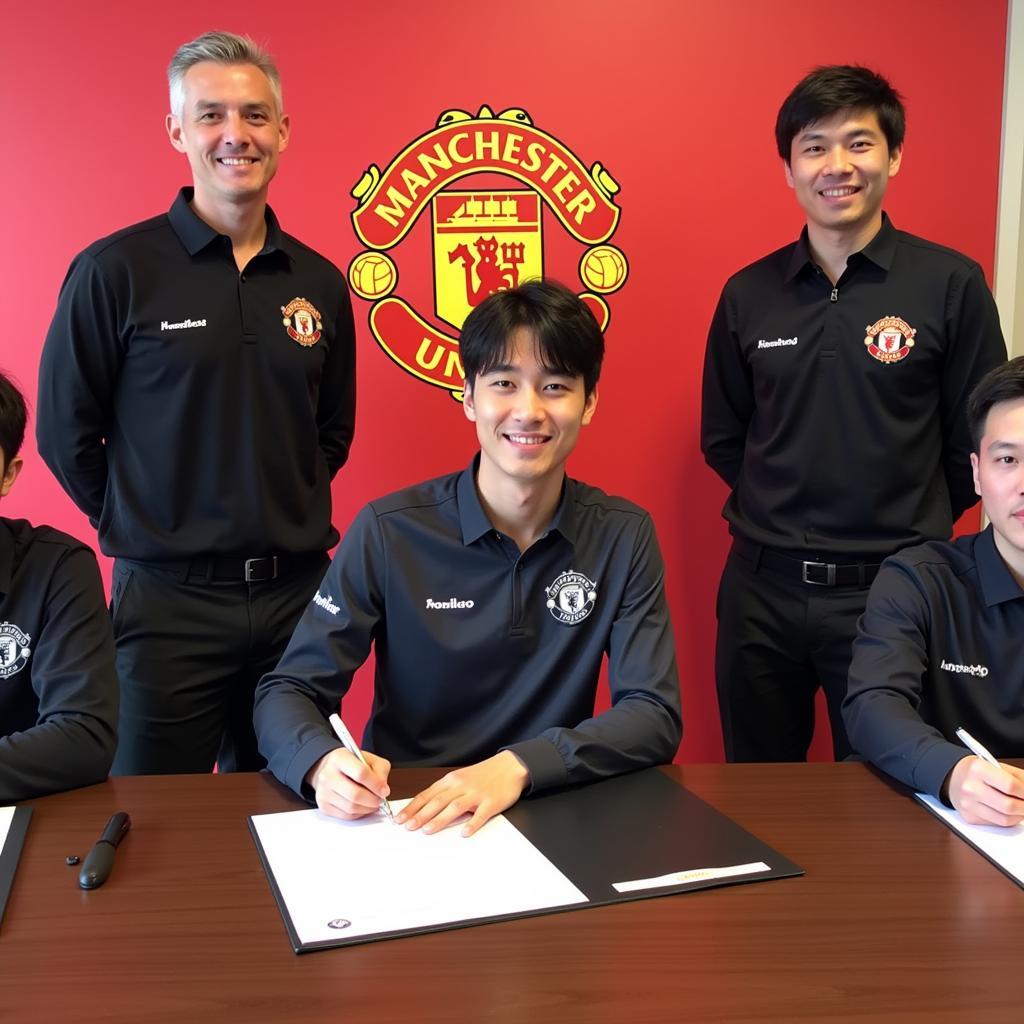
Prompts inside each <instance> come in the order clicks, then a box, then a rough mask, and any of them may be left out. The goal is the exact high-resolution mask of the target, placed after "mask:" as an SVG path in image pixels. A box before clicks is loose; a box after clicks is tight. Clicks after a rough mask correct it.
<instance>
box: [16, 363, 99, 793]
mask: <svg viewBox="0 0 1024 1024" xmlns="http://www.w3.org/2000/svg"><path fill="white" fill-rule="evenodd" d="M26 420H27V415H26V411H25V400H24V398H23V397H22V395H21V393H20V392H19V391H18V389H17V388H16V387H15V386H14V384H13V383H12V382H11V381H10V380H9V379H8V378H7V377H6V376H4V374H2V373H0V498H7V495H8V494H9V493H10V491H11V488H12V487H13V486H14V482H15V480H16V479H17V477H18V473H19V472H20V471H21V467H22V460H21V458H20V457H19V455H18V452H19V451H20V450H21V443H22V441H23V440H24V437H25V424H26ZM116 723H117V675H116V673H115V671H114V639H113V635H112V633H111V629H110V615H109V613H108V612H107V608H106V601H105V599H104V596H103V584H102V583H101V581H100V573H99V568H98V567H97V565H96V556H95V555H94V554H93V553H92V551H91V550H89V548H87V547H86V546H85V545H84V544H82V543H80V542H79V541H77V540H75V539H74V538H73V537H69V536H68V535H67V534H65V533H60V532H59V531H57V530H54V529H52V528H51V527H49V526H32V525H31V524H30V523H28V522H27V521H26V520H24V519H7V518H4V517H0V804H4V803H13V802H16V801H19V800H27V799H30V798H32V797H37V796H45V795H46V794H47V793H54V792H57V791H59V790H62V789H72V788H74V787H76V786H86V785H90V784H91V783H94V782H100V781H102V780H103V779H105V778H106V777H107V773H108V772H109V771H110V764H111V762H112V761H113V758H114V748H115V747H116V745H117V730H116Z"/></svg>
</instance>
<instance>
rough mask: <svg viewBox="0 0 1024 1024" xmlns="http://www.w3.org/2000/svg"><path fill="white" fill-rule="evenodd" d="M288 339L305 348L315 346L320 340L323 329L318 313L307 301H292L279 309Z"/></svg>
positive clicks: (300, 299)
mask: <svg viewBox="0 0 1024 1024" xmlns="http://www.w3.org/2000/svg"><path fill="white" fill-rule="evenodd" d="M281 315H282V316H283V317H284V320H282V321H281V322H282V323H283V324H284V326H285V329H286V330H287V331H288V337H289V338H291V339H292V341H297V342H298V343H299V344H300V345H302V346H303V347H305V348H309V347H310V346H311V345H315V344H316V343H317V342H318V341H319V340H320V334H321V332H322V331H323V329H324V325H323V322H322V320H321V317H320V311H319V310H318V309H317V308H316V306H314V305H313V303H312V302H310V301H309V300H308V299H302V298H298V299H292V301H291V302H289V303H288V305H287V306H282V307H281Z"/></svg>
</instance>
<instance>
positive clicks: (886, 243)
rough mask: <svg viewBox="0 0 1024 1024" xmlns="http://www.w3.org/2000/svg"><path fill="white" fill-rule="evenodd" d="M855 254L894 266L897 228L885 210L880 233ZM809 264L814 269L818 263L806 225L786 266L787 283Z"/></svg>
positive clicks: (886, 267) (885, 268)
mask: <svg viewBox="0 0 1024 1024" xmlns="http://www.w3.org/2000/svg"><path fill="white" fill-rule="evenodd" d="M853 255H854V256H861V257H863V258H864V259H868V260H871V262H872V263H874V264H875V265H876V266H878V267H881V268H882V270H888V269H889V268H890V267H891V266H892V261H893V259H894V257H895V256H896V229H895V228H894V227H893V226H892V221H891V220H889V215H888V214H887V213H885V212H884V211H883V213H882V226H881V227H880V228H879V229H878V234H876V235H875V237H874V238H872V239H871V241H870V242H868V244H867V245H865V246H864V248H863V249H861V250H860V252H858V253H854V254H853ZM807 266H810V267H811V268H812V269H814V268H815V267H816V264H815V262H814V257H813V256H812V255H811V246H810V243H809V242H808V240H807V226H806V225H804V229H803V231H801V232H800V237H799V238H798V239H797V240H796V245H794V246H793V252H792V253H791V255H790V257H789V263H788V265H787V266H786V274H785V282H786V284H788V283H789V282H790V281H792V280H793V278H794V277H796V276H797V274H799V273H800V271H802V270H803V269H804V267H807Z"/></svg>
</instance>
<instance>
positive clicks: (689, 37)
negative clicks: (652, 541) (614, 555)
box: [0, 0, 1006, 761]
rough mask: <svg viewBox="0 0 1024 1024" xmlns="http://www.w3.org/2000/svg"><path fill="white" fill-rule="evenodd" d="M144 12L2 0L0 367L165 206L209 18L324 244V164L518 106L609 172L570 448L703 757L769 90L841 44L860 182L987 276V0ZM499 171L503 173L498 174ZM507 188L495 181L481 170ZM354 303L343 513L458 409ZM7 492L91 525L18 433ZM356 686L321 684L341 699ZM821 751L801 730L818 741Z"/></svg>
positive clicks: (836, 58)
mask: <svg viewBox="0 0 1024 1024" xmlns="http://www.w3.org/2000/svg"><path fill="white" fill-rule="evenodd" d="M209 10H210V8H209V5H207V4H201V3H199V2H197V0H179V2H177V3H175V4H168V5H165V6H164V7H162V8H158V9H156V10H155V11H153V10H146V9H143V8H141V7H140V6H139V5H138V4H136V3H126V2H123V0H115V2H104V3H102V4H99V5H82V4H79V3H70V2H67V0H62V2H50V3H45V4H18V5H13V7H12V9H11V10H9V11H8V13H7V15H6V18H5V24H6V31H5V33H4V38H3V42H2V44H0V45H2V47H3V54H2V58H3V59H2V60H0V85H2V88H0V95H2V96H3V98H4V104H3V109H4V112H5V116H6V132H5V138H6V140H7V141H6V153H7V155H6V159H5V161H4V167H3V171H2V172H0V173H2V175H3V190H2V194H3V196H4V213H3V221H4V224H5V226H6V229H7V244H6V245H4V246H2V247H0V250H2V251H0V280H2V281H3V282H4V290H3V304H4V322H5V327H4V330H3V332H2V334H0V346H2V355H0V365H2V366H3V367H4V368H5V369H6V370H7V371H8V372H12V373H13V374H14V375H15V376H16V377H17V378H19V379H20V381H21V383H22V385H23V386H24V388H25V390H26V392H27V394H28V395H30V396H33V395H34V393H35V385H36V366H37V362H38V355H39V350H40V347H41V345H42V340H43V337H44V334H45V330H46V325H47V323H48V321H49V318H50V315H51V313H52V310H53V306H54V301H55V298H56V294H57V290H58V288H59V285H60V282H61V280H62V278H63V275H64V272H65V270H66V268H67V264H68V262H69V260H70V259H71V257H72V256H73V255H74V253H75V252H77V251H78V250H79V249H80V248H82V247H84V246H85V245H86V244H88V243H89V242H90V241H92V240H93V239H95V238H96V237H99V236H100V235H103V234H106V233H109V232H110V231H113V230H114V229H116V228H118V227H120V226H123V225H125V224H128V223H131V222H133V221H136V220H141V219H143V218H145V217H147V216H151V215H152V214H153V213H155V212H157V211H159V210H162V209H165V208H166V207H167V206H168V205H169V204H170V201H171V199H172V197H173V194H174V192H175V190H176V189H177V187H178V186H179V185H181V184H184V183H186V182H187V166H186V164H185V161H184V158H183V157H181V156H179V155H177V154H176V153H174V152H173V151H172V150H171V148H170V146H169V144H168V142H167V140H166V137H165V134H164V129H163V118H164V115H165V113H166V111H167V99H166V90H165V84H164V79H163V68H164V67H165V65H166V63H167V60H168V59H169V57H170V55H171V53H172V52H173V50H174V49H175V47H176V46H177V45H178V44H179V43H180V42H182V41H183V40H185V39H188V38H191V37H192V36H195V35H197V34H199V33H200V32H202V31H205V30H207V29H210V28H228V29H231V30H233V31H240V32H248V33H250V34H252V35H253V36H254V37H255V38H257V39H258V40H260V41H263V42H265V43H266V44H268V46H269V48H270V49H271V51H272V52H273V53H274V54H275V55H276V57H277V59H278V62H279V64H280V67H281V71H282V74H283V77H284V84H285V105H286V108H287V109H288V110H289V112H290V113H291V117H292V126H293V134H292V143H291V146H290V148H289V151H288V152H287V153H286V154H285V155H284V156H283V158H282V163H281V170H280V173H279V176H278V179H277V181H276V182H275V184H274V186H273V189H272V196H271V199H272V203H273V205H274V207H275V208H276V210H277V212H278V213H279V215H280V216H281V219H282V222H283V223H284V225H285V228H286V229H287V230H288V231H290V232H291V233H293V234H296V235H297V236H299V237H300V238H301V239H303V240H304V241H306V242H308V243H309V244H311V245H313V246H314V247H316V248H318V249H319V250H320V251H321V252H323V253H325V254H326V255H328V256H329V257H331V258H332V259H334V260H335V262H337V263H338V264H339V265H340V266H342V267H343V268H344V267H346V266H347V265H348V262H349V260H350V259H351V258H352V257H353V256H354V255H355V254H356V253H357V252H359V251H360V250H361V248H362V246H360V245H359V244H358V243H357V240H356V238H355V236H354V234H353V231H352V228H351V224H350V221H349V214H350V212H351V210H352V207H353V201H352V200H351V199H350V197H349V190H350V189H351V188H352V186H353V185H354V184H355V182H356V181H357V180H358V179H359V177H360V175H361V174H362V172H363V171H364V170H365V169H366V167H367V166H368V165H369V164H370V163H377V164H378V165H380V166H381V168H384V167H385V166H386V164H387V163H388V161H389V160H390V159H391V158H392V157H393V156H395V155H396V154H397V153H398V152H399V151H400V150H401V149H402V148H404V146H405V145H407V144H408V143H409V142H411V141H412V140H413V139H414V138H415V137H417V136H419V135H421V134H423V133H424V132H426V131H428V130H429V129H431V128H432V127H433V125H434V123H435V121H436V119H437V117H438V115H439V114H440V113H441V112H442V111H445V110H448V109H451V108H460V109H463V110H467V111H469V112H470V113H473V114H475V113H476V112H477V110H478V109H479V107H480V106H481V105H483V104H488V105H489V106H490V107H491V108H492V109H493V110H494V111H501V110H504V109H506V108H509V107H521V108H525V109H526V110H527V111H528V112H529V114H530V115H531V117H532V118H533V121H534V123H535V124H536V125H537V126H538V127H540V128H541V129H543V130H545V131H547V132H549V133H550V134H552V135H554V136H555V137H557V138H558V139H559V140H561V141H562V142H563V143H565V144H566V146H568V147H569V148H570V149H571V150H572V151H573V152H575V153H576V155H577V156H578V157H579V158H580V159H581V160H582V161H583V162H584V163H585V164H586V165H588V166H589V165H590V164H591V163H592V162H594V161H595V160H599V161H601V162H602V163H603V164H604V165H605V166H607V167H608V169H609V170H610V171H611V173H612V175H613V176H614V177H615V178H616V179H617V181H618V182H619V184H620V185H621V192H620V193H619V195H618V196H617V201H618V204H619V206H620V207H621V210H622V215H621V220H620V223H619V227H618V229H617V231H616V233H615V236H614V238H613V239H612V242H614V244H616V245H617V246H618V247H619V248H620V249H622V250H623V251H624V253H625V254H626V257H627V259H628V261H629V267H630V275H629V279H628V281H627V283H626V285H625V287H624V288H623V289H622V290H621V291H620V292H617V293H616V294H614V295H612V296H610V300H609V305H610V306H611V310H612V321H611V326H610V328H609V331H608V335H607V339H608V357H607V363H606V370H605V375H604V379H603V381H602V390H601V404H600V408H599V410H598V414H597V417H596V419H595V422H594V424H593V425H592V426H591V427H590V428H589V429H588V430H587V431H586V432H585V433H584V437H583V442H582V444H581V447H580V449H579V451H578V454H577V455H575V456H574V458H573V461H572V463H571V472H572V473H573V475H575V476H577V477H580V478H582V479H585V480H587V481H588V482H591V483H594V484H598V485H600V486H602V487H604V488H605V489H606V490H609V491H613V492H618V493H621V494H625V495H627V496H629V497H630V498H632V499H634V500H636V501H638V502H640V503H641V504H643V505H645V506H647V507H648V508H649V509H650V510H651V511H652V512H653V514H654V517H655V520H656V523H657V526H658V530H659V534H660V539H661V544H662V547H663V549H664V552H665V556H666V560H667V565H668V586H669V597H670V601H671V605H672V612H673V616H674V620H675V626H676V632H677V635H678V650H679V663H680V669H681V673H682V681H683V702H684V712H685V716H686V725H687V733H686V737H685V739H684V743H683V751H682V758H683V759H684V760H689V761H699V760H714V759H718V758H720V757H721V742H720V737H719V727H718V717H717V709H716V704H715V698H714V682H713V665H712V659H713V636H714V613H713V604H714V593H715V587H716V584H717V578H718V574H719V571H720V568H721V564H722V561H723V558H724V555H725V551H726V547H727V543H728V540H727V534H726V530H725V527H724V524H723V523H722V521H721V519H720V518H719V510H720V507H721V504H722V501H723V500H724V497H725V490H724V487H723V486H722V485H721V484H720V483H719V482H718V481H717V479H716V478H715V477H713V475H712V474H711V473H710V471H709V470H707V469H706V468H705V466H704V464H703V461H702V459H701V456H700V452H699V448H698V413H699V408H698V403H699V389H700V368H701V359H702V353H703V347H704V338H705V332H706V328H707V323H708V320H709V318H710V315H711V312H712V309H713V307H714V304H715V301H716V299H717V296H718V292H719V290H720V288H721V285H722V283H723V281H724V279H725V278H726V277H727V276H728V275H729V274H730V273H731V272H732V271H734V270H735V269H737V268H738V267H740V266H742V265H743V264H745V263H747V262H749V261H751V260H753V259H755V258H757V257H758V256H760V255H762V254H763V253H765V252H768V251H769V250H771V249H773V248H775V247H777V246H779V245H781V244H784V243H785V242H787V241H789V240H791V239H792V238H793V237H794V236H795V235H796V233H797V231H798V230H799V228H800V226H801V218H800V211H799V209H798V207H797V205H796V203H795V201H794V200H793V198H792V195H791V193H790V190H789V189H788V188H786V186H785V183H784V180H783V175H782V170H781V166H780V163H779V160H778V158H777V156H776V155H775V153H774V144H773V136H772V127H773V124H774V118H775V113H776V110H777V108H778V105H779V103H780V102H781V100H782V98H783V97H784V95H785V94H786V92H787V91H788V89H789V88H790V87H791V86H792V85H793V83H794V82H795V81H796V80H797V78H799V77H800V76H801V75H802V74H803V73H804V72H805V71H806V70H808V69H809V68H810V67H811V66H813V65H816V64H821V63H838V62H859V63H865V64H868V65H871V66H873V67H877V68H879V69H880V70H881V71H883V73H885V74H887V75H888V76H889V77H890V78H891V80H892V81H893V83H894V84H895V85H896V87H897V88H898V89H900V91H901V92H902V93H903V94H904V95H905V97H906V99H907V107H908V115H909V132H908V137H907V145H906V154H905V159H904V162H903V169H902V170H901V172H900V175H899V177H898V178H897V179H895V180H894V181H893V183H892V185H891V186H890V197H891V198H890V201H889V202H888V203H887V208H888V210H889V212H890V214H891V215H892V217H893V219H894V221H895V222H896V223H897V225H898V226H899V227H901V228H904V229H907V230H910V231H913V232H916V233H919V234H923V235H926V236H928V237H930V238H933V239H935V240H937V241H940V242H943V243H945V244H947V245H951V246H953V247H955V248H958V249H961V250H963V251H965V252H967V253H969V254H971V255H972V256H974V257H975V258H977V259H978V260H979V261H980V262H981V263H982V264H983V265H984V266H985V268H986V271H988V272H989V274H990V276H991V270H992V260H993V253H994V244H995V213H996V195H997V181H998V167H999V135H1000V116H1001V101H1002V82H1003V63H1004V48H1005V25H1006V5H1005V3H1004V2H1003V0H990V2H986V3H980V4H977V3H976V4H964V3H962V2H961V0H897V2H895V3H894V2H892V0H860V2H859V3H857V4H855V5H852V6H851V5H845V6H842V7H840V8H836V7H835V6H834V5H833V6H832V7H828V6H826V7H823V6H822V5H821V3H820V2H818V0H775V2H774V3H764V2H761V0H729V2H727V3H705V2H700V3H698V2H696V0H689V2H688V0H638V2H635V3H632V4H628V5H623V4H621V3H613V2H610V0H587V2H583V0H566V2H564V3H562V4H553V3H551V2H550V0H540V2H538V0H521V2H520V3H518V4H514V5H509V6H508V7H507V8H498V7H497V6H496V5H481V4H479V3H472V2H466V0H445V2H442V3H438V4H431V5H428V4H423V3H412V2H408V0H392V2H390V3H387V4H360V5H356V4H348V3H346V4H339V5H336V7H335V9H334V10H329V9H328V8H327V5H310V6H309V7H307V6H306V5H303V4H295V3H292V4H280V3H276V2H269V0H248V2H246V3H244V4H243V3H232V2H225V3H221V4H218V5H217V7H216V15H215V16H212V17H211V15H210V14H209V13H208V12H209ZM508 184H511V183H508ZM506 187H507V186H506ZM427 219H428V218H427V217H424V218H423V221H422V222H421V223H419V224H418V225H417V227H416V228H414V229H413V231H412V232H411V233H410V235H409V236H408V238H407V239H406V240H405V241H403V242H402V244H401V246H399V247H398V248H396V249H395V250H394V258H395V260H396V262H398V263H399V269H400V274H401V282H402V291H403V294H406V297H408V298H409V299H410V301H414V300H415V302H416V304H417V305H418V308H419V309H420V310H421V312H424V313H428V312H429V311H430V307H431V297H430V279H429V275H430V237H429V226H428V225H427V224H426V221H427ZM545 230H546V232H547V236H546V242H547V246H546V249H547V271H548V273H550V274H552V275H553V276H555V277H559V278H562V279H563V280H566V281H569V282H571V283H574V284H575V283H577V282H576V276H575V275H576V264H577V261H578V260H579V257H580V255H581V254H582V251H583V246H582V245H581V244H580V243H578V242H575V241H574V240H572V239H571V238H570V237H569V236H568V235H567V234H565V233H564V232H562V231H561V229H560V228H558V226H557V224H556V223H555V222H554V221H553V219H551V218H550V217H548V218H547V220H546V225H545ZM355 305H356V308H357V316H358V318H359V319H358V323H359V358H360V366H359V374H360V379H359V387H360V407H359V416H358V424H357V433H356V440H355V445H354V448H353V454H352V458H351V460H350V462H349V464H348V466H347V467H346V468H345V469H344V470H342V472H341V474H340V476H339V477H338V479H337V481H336V483H335V488H334V496H335V521H336V523H337V524H338V526H339V527H341V528H342V529H344V527H345V526H346V525H347V524H348V523H349V522H350V521H351V519H352V517H353V515H354V514H355V512H356V510H357V508H358V507H359V506H360V505H361V504H362V503H363V502H364V501H366V500H368V499H369V498H371V497H373V496H375V495H378V494H381V493H384V492H386V491H389V490H392V489H395V488H397V487H400V486H402V485H405V484H408V483H410V482H412V481H414V480H417V479H420V478H425V477H428V476H432V475H435V474H438V473H442V472H446V471H448V470H451V469H453V468H458V467H460V466H461V465H462V464H463V463H464V462H465V461H467V460H468V458H469V456H470V454H471V452H472V451H473V450H474V434H473V431H472V429H471V428H470V427H469V425H468V424H467V423H466V422H465V420H464V418H463V415H462V412H461V409H460V408H459V407H458V406H457V405H456V403H455V402H453V401H452V400H451V399H450V398H449V397H448V396H447V395H446V393H445V392H444V391H441V390H438V389H435V388H432V387H429V386H428V385H425V384H423V383H421V382H420V381H418V380H416V379H415V378H413V377H412V376H410V375H408V374H406V373H403V372H402V371H401V370H400V369H399V368H398V367H397V366H395V364H394V363H392V362H391V361H390V360H389V359H388V358H387V357H386V356H385V354H384V353H383V352H382V351H381V349H380V348H379V347H378V346H377V344H376V342H375V341H374V340H373V338H372V336H371V335H370V332H369V330H368V328H367V323H366V314H367V311H368V308H369V306H368V304H367V303H365V302H363V301H362V300H358V299H357V300H355ZM25 455H26V462H27V466H26V471H25V474H24V475H23V477H22V479H21V480H20V481H19V483H18V486H17V488H16V489H15V491H14V492H13V493H12V495H11V496H10V497H9V498H8V499H7V500H5V502H4V505H3V512H4V514H5V515H8V516H27V517H30V518H32V519H35V520H37V521H48V522H50V523H52V524H54V525H56V526H60V527H62V528H64V529H67V530H69V531H70V532H72V533H76V534H78V535H79V536H81V537H84V538H87V539H89V540H94V534H93V533H92V531H91V530H90V528H89V526H88V523H87V522H85V521H84V520H83V519H82V518H81V517H80V516H79V515H78V513H77V512H76V510H75V509H74V508H73V507H72V506H71V504H70V502H69V501H68V500H67V499H66V498H65V496H64V495H63V493H62V492H61V490H60V489H59V487H58V486H57V484H56V483H55V481H54V480H53V479H52V478H51V477H50V475H49V473H48V471H47V470H46V469H45V467H44V466H43V465H42V464H41V463H40V462H39V460H38V459H37V457H36V455H35V451H34V447H33V445H32V443H31V441H30V442H29V444H28V445H27V446H26V451H25ZM367 690H368V687H367V685H366V683H365V682H363V683H362V685H361V687H360V691H359V695H358V696H357V697H356V698H354V699H353V700H352V701H351V702H349V704H347V705H346V706H347V709H348V710H347V716H349V717H351V718H353V719H354V720H355V721H358V719H359V718H360V716H361V715H362V714H364V713H365V708H366V704H367V696H368V695H367ZM820 749H822V748H821V747H820V746H819V750H820Z"/></svg>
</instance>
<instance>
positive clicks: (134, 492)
mask: <svg viewBox="0 0 1024 1024" xmlns="http://www.w3.org/2000/svg"><path fill="white" fill-rule="evenodd" d="M191 194H192V190H191V189H183V190H182V191H181V193H180V195H179V196H178V198H177V200H176V201H175V203H174V205H173V206H172V207H171V209H170V212H169V213H167V214H164V215H162V216H160V217H154V218H153V219H152V220H148V221H144V222H143V223H141V224H136V225H134V226H133V227H129V228H125V229H124V230H122V231H119V232H117V233H116V234H114V235H111V236H110V237H109V238H104V239H102V240H101V241H98V242H96V243H94V244H93V245H91V246H89V248H88V249H86V250H85V251H84V252H83V253H81V254H80V255H79V256H77V257H76V258H75V260H74V262H73V263H72V264H71V269H70V270H69V271H68V276H67V278H66V279H65V281H64V286H63V288H62V289H61V294H60V299H59V301H58V305H57V311H56V313H55V315H54V318H53V323H52V325H51V327H50V331H49V334H48V335H47V338H46V345H45V347H44V349H43V355H42V363H41V366H40V374H39V408H38V416H37V436H38V441H39V451H40V454H41V455H42V456H43V458H44V459H45V460H46V462H47V464H48V465H49V466H50V468H51V469H52V470H53V472H54V474H55V475H56V477H57V479H58V480H59V481H60V482H61V484H62V485H63V486H64V489H65V490H66V491H67V492H68V493H69V494H70V495H71V497H72V498H73V500H74V501H75V503H76V504H77V505H78V506H79V508H81V509H82V511H83V512H85V513H86V514H87V515H88V516H89V518H90V520H91V521H92V523H93V525H94V526H97V527H98V529H99V540H100V547H101V548H102V549H103V551H104V552H106V553H107V554H111V555H117V556H120V557H124V558H134V559H143V560H163V559H176V558H181V557H191V556H193V555H204V554H235V553H239V554H243V555H245V556H255V555H260V554H263V553H270V552H274V553H305V552H310V551H323V550H325V549H327V548H328V547H330V546H331V545H333V544H334V543H335V542H336V540H337V536H338V535H337V532H336V531H335V530H334V528H333V527H332V526H331V498H330V481H331V477H332V476H333V475H334V474H335V473H336V472H337V471H338V469H339V468H340V467H341V466H342V464H343V463H344V462H345V459H346V458H347V456H348V449H349V443H350V441H351V440H352V430H353V423H354V413H355V345H354V329H353V322H352V310H351V304H350V302H349V297H348V291H347V289H346V287H345V281H344V278H343V277H342V275H341V273H340V272H339V271H338V269H337V268H336V267H334V266H333V265H332V264H331V263H329V262H328V261H327V260H325V259H324V258H323V257H321V256H319V255H317V254H316V253H315V252H313V251H312V250H311V249H308V248H307V247H306V246H304V245H302V244H301V243H300V242H298V241H297V240H296V239H294V238H292V237H291V236H289V235H286V234H285V233H284V232H282V231H281V228H280V225H279V224H278V222H277V218H276V217H275V216H274V214H273V212H272V211H271V210H270V209H269V208H268V209H267V212H266V221H267V237H266V244H265V245H264V247H263V249H262V251H261V252H260V253H259V254H258V255H256V256H255V257H253V259H252V260H251V261H250V262H249V264H248V265H247V266H246V267H245V269H244V270H243V271H242V272H241V273H239V271H238V268H237V266H236V264H235V260H234V255H233V253H232V247H231V240H230V239H229V238H227V237H226V236H223V235H219V234H218V233H217V232H216V231H214V230H213V228H211V227H210V226H209V225H208V224H206V223H205V222H204V221H202V220H201V219H200V218H199V217H198V216H197V215H196V214H195V213H194V212H193V210H192V208H191V206H190V205H189V201H190V199H191Z"/></svg>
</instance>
